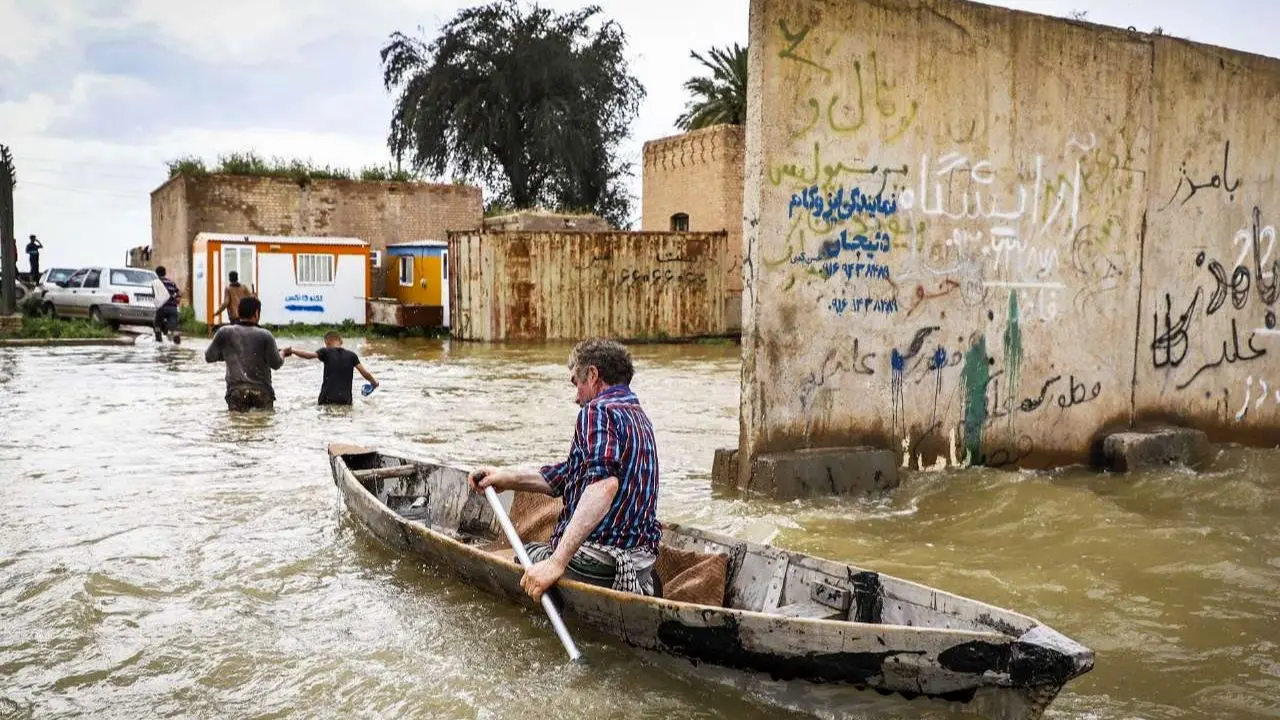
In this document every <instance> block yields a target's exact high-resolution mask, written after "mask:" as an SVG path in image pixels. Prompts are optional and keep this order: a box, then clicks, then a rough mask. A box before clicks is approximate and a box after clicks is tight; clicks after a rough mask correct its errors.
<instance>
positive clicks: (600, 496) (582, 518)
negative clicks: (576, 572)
mask: <svg viewBox="0 0 1280 720" xmlns="http://www.w3.org/2000/svg"><path fill="white" fill-rule="evenodd" d="M617 494H618V478H616V477H609V478H605V479H604V480H599V481H597V482H593V483H591V484H590V485H588V486H587V489H586V490H583V491H582V498H581V499H579V500H578V507H577V509H575V510H574V512H573V517H572V518H571V519H570V520H569V524H568V525H567V526H565V529H564V534H563V535H561V536H560V544H559V545H557V546H556V551H555V553H553V554H552V555H551V559H552V560H554V561H556V562H557V563H559V564H560V566H561V567H560V573H559V574H560V575H563V574H564V569H565V568H567V567H569V560H570V559H571V558H572V557H573V554H574V553H576V552H578V548H580V547H582V543H584V542H586V541H587V538H588V537H590V536H591V533H592V532H594V531H595V529H596V526H597V525H599V524H600V521H601V520H603V519H604V516H605V514H606V513H608V512H609V506H610V505H613V498H614V497H615V496H617ZM557 579H559V575H557ZM553 582H554V581H553ZM548 587H550V586H548ZM534 599H535V600H536V599H537V598H534Z"/></svg>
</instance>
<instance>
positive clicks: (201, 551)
mask: <svg viewBox="0 0 1280 720" xmlns="http://www.w3.org/2000/svg"><path fill="white" fill-rule="evenodd" d="M206 343H207V341H205V340H202V339H192V340H188V341H186V342H185V343H184V344H183V345H182V346H180V347H177V348H174V347H172V346H169V345H165V346H163V347H156V346H155V345H154V343H152V342H151V340H150V339H149V338H146V337H144V338H141V339H139V341H138V344H137V345H136V346H132V347H101V348H58V349H49V348H0V408H3V409H4V418H5V426H4V429H3V431H0V718H27V717H32V718H50V717H104V718H106V717H128V718H132V717H201V718H206V717H207V718H221V717H264V718H265V717H354V716H360V717H392V716H403V717H433V718H434V717H439V718H523V717H528V716H530V714H537V713H539V712H544V711H545V712H552V711H553V710H554V714H555V716H558V717H569V718H601V717H653V718H732V719H733V720H746V719H748V718H777V717H791V716H788V715H786V714H785V713H781V712H779V711H777V710H774V709H772V708H769V707H766V706H761V705H758V704H756V703H754V702H753V701H751V700H750V699H744V698H741V697H737V696H735V695H734V694H733V693H732V692H730V691H728V690H724V689H720V688H717V687H709V686H705V685H703V684H701V683H698V682H696V681H693V680H690V679H689V678H687V677H684V676H676V675H672V674H669V673H668V672H667V671H665V670H663V669H661V668H659V667H655V666H653V665H651V664H650V663H649V662H648V661H647V660H646V659H645V658H644V657H643V656H640V655H638V654H634V653H632V652H631V651H629V650H627V649H625V648H621V647H617V646H614V645H611V644H608V643H607V642H606V641H605V640H604V638H602V637H595V636H592V635H590V634H583V635H582V636H581V637H578V638H576V639H577V640H578V642H579V644H580V645H581V647H582V649H583V651H584V653H585V654H586V655H587V656H588V657H589V658H590V662H589V663H588V664H587V665H585V666H582V667H568V666H566V665H565V663H564V662H563V650H562V649H561V648H560V646H559V644H558V643H557V641H556V639H555V637H554V635H553V634H552V633H551V632H550V628H549V626H548V624H547V623H546V620H545V618H542V617H540V616H539V615H538V614H536V613H534V612H532V611H526V610H524V609H520V608H516V607H512V606H510V605H508V604H507V603H505V602H503V601H501V600H497V599H494V598H491V597H489V596H487V595H484V594H483V593H480V592H479V591H476V590H473V589H472V588H470V587H468V586H466V585H463V584H461V583H459V582H457V581H455V580H453V579H452V578H451V577H450V576H448V575H446V574H443V573H439V572H436V571H435V570H434V569H432V568H429V567H424V566H422V565H420V564H419V563H417V562H416V561H414V560H412V559H409V558H405V557H401V556H399V555H396V554H394V553H392V552H390V551H387V550H385V549H383V548H382V547H381V546H379V545H378V544H377V543H375V542H374V541H373V540H371V539H370V538H369V537H368V536H367V535H366V534H365V533H364V532H362V531H361V530H360V529H359V527H358V526H357V525H356V524H355V523H354V522H353V521H352V520H351V519H350V518H349V517H348V516H347V515H346V514H345V512H344V511H343V510H342V509H341V507H340V506H339V504H338V499H337V491H336V490H335V488H334V487H333V483H332V480H331V478H330V476H329V471H328V465H327V458H326V455H325V452H324V448H325V446H326V444H327V443H328V442H331V441H347V442H358V443H366V444H370V445H375V446H379V447H386V448H393V449H397V450H402V451H406V452H408V453H411V454H414V455H417V456H420V457H425V458H435V459H445V460H449V461H452V462H457V463H463V464H477V463H481V462H483V463H499V464H502V463H511V464H530V465H537V464H541V463H544V462H552V461H556V460H558V459H560V457H561V456H562V455H563V453H564V452H565V451H566V450H567V448H568V442H569V434H570V432H571V430H572V423H573V419H574V415H575V412H576V410H577V408H576V407H575V406H574V405H573V402H572V400H573V389H572V387H571V386H570V385H569V382H568V374H567V370H566V369H565V368H564V361H565V359H566V356H567V353H568V346H564V345H552V346H521V347H507V348H497V347H485V346H469V345H463V344H457V343H455V344H452V345H450V344H449V343H447V342H440V341H417V342H408V341H405V342H401V341H389V340H369V341H367V342H366V341H364V340H360V339H355V340H351V341H349V342H348V347H350V348H352V349H354V350H355V351H356V352H357V353H359V354H360V355H361V356H362V359H363V360H364V362H365V364H366V365H367V366H368V367H369V368H370V369H371V370H372V371H373V372H374V373H375V375H377V377H378V379H379V380H380V381H382V383H383V387H382V388H381V389H379V390H378V391H377V392H376V393H374V395H373V396H371V397H370V398H367V399H357V400H356V404H355V406H353V407H351V408H343V409H332V408H327V409H322V408H318V407H317V406H316V405H315V397H316V395H317V394H318V392H319V387H320V376H321V370H320V365H319V363H316V362H307V361H301V360H298V359H296V358H294V359H290V360H289V361H287V363H286V365H285V368H284V369H283V370H281V371H279V372H278V373H277V375H276V388H277V393H278V395H279V400H278V401H277V403H276V410H275V411H274V412H273V413H270V414H251V415H242V416H232V415H230V414H228V413H227V412H226V410H225V405H224V404H223V402H222V393H223V386H222V366H221V365H206V364H205V363H204V361H203V349H204V347H205V346H206ZM290 343H293V344H295V345H297V346H299V347H305V348H312V346H315V345H318V344H319V341H318V338H308V339H305V340H299V339H282V340H281V345H282V346H283V345H285V344H290ZM312 349H313V348H312ZM634 352H635V355H636V358H637V365H638V375H637V379H636V382H635V383H634V388H635V390H636V392H637V394H638V395H639V396H640V398H641V400H642V402H643V403H644V404H645V405H646V407H647V408H648V411H649V413H650V415H651V417H652V418H653V421H654V424H655V426H656V428H657V432H658V442H659V444H660V451H661V459H662V464H663V468H662V472H663V476H662V477H663V488H662V495H661V498H660V509H661V514H662V516H663V517H664V518H665V519H669V520H673V521H677V522H682V523H687V524H690V525H698V526H702V527H706V528H709V529H713V530H717V531H720V532H726V533H729V534H732V535H737V536H739V537H744V538H748V539H752V540H756V541H768V542H773V543H775V544H777V545H780V546H783V547H786V548H789V549H794V550H799V551H803V552H808V553H812V554H816V555H822V556H825V557H829V558H833V559H837V560H842V561H846V562H854V563H859V564H862V565H864V566H867V567H870V568H873V569H876V570H880V571H884V572H887V573H890V574H894V575H898V576H901V577H905V578H908V579H912V580H916V581H919V582H922V583H926V584H929V585H933V586H936V587H939V588H941V589H945V590H948V591H951V592H957V593H960V594H963V595H968V596H970V597H973V598H976V599H978V600H982V601H985V602H989V603H992V604H996V605H1000V606H1003V607H1007V608H1010V609H1012V610H1014V611H1017V612H1021V613H1025V614H1028V615H1031V616H1034V617H1037V618H1039V619H1041V620H1042V621H1044V622H1046V623H1048V624H1050V625H1052V626H1053V627H1055V628H1056V629H1058V630H1060V631H1062V632H1064V633H1066V634H1067V635H1069V636H1071V637H1072V638H1074V639H1076V640H1079V641H1080V642H1083V643H1084V644H1086V645H1088V646H1089V647H1091V648H1093V649H1094V650H1095V651H1096V653H1097V665H1096V668H1095V669H1094V670H1093V672H1091V673H1089V674H1088V675H1086V676H1084V677H1083V678H1080V679H1078V680H1076V681H1074V682H1072V683H1071V684H1070V685H1069V686H1068V687H1067V689H1066V690H1065V691H1064V692H1063V694H1062V695H1060V696H1059V698H1058V700H1057V701H1056V702H1055V703H1054V705H1053V706H1052V707H1051V710H1050V714H1049V716H1050V717H1054V718H1075V719H1080V720H1085V719H1089V720H1100V719H1108V720H1109V719H1112V718H1114V719H1116V720H1119V719H1121V718H1135V717H1140V718H1146V719H1148V720H1151V719H1155V718H1161V719H1164V718H1168V719H1170V720H1172V719H1174V718H1177V719H1180V720H1181V719H1184V718H1233V719H1237V720H1253V719H1261V718H1275V717H1278V716H1280V527H1278V526H1280V523H1277V520H1278V519H1280V452H1268V451H1252V450H1238V449H1224V450H1222V451H1220V452H1219V454H1218V457H1217V459H1216V460H1215V463H1214V467H1213V468H1212V469H1211V470H1210V471H1209V472H1206V473H1202V474H1198V475H1197V474H1192V473H1189V472H1184V471H1179V470H1170V471H1162V472H1158V473H1147V474H1139V475H1135V476H1131V477H1117V476H1105V475H1098V474H1094V473H1091V472H1087V471H1084V470H1074V469H1073V470H1064V471H1059V472H1053V473H1011V472H998V471H987V470H970V471H948V472H943V473H923V474H911V475H908V476H907V477H906V479H905V481H904V483H903V485H902V487H901V488H899V489H898V490H896V491H895V492H894V493H892V494H891V495H889V496H888V497H885V498H882V499H879V500H874V501H855V500H837V499H826V500H817V501H804V502H794V503H770V502H762V501H747V500H743V499H740V498H735V497H731V496H725V495H719V494H715V493H712V491H711V489H710V465H711V457H712V451H713V450H714V449H715V448H717V447H728V446H731V445H733V444H734V443H735V442H736V437H737V428H738V421H737V410H738V408H737V406H738V380H739V362H738V354H739V352H740V350H739V348H737V347H731V346H640V347H636V348H634ZM913 712H914V713H916V714H912V713H913ZM868 717H871V718H880V717H886V718H887V717H895V718H896V717H908V718H916V717H919V718H923V717H939V716H938V715H936V714H929V715H926V714H924V713H922V712H917V711H916V710H913V709H912V708H911V707H910V706H905V705H904V706H903V707H902V708H901V711H900V712H895V713H894V714H893V715H888V716H886V715H876V714H869V715H868Z"/></svg>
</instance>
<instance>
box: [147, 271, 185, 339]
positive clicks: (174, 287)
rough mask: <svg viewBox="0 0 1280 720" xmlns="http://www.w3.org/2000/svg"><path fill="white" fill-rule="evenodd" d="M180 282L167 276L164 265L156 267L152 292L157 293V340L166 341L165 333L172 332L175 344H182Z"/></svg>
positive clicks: (155, 328) (155, 327)
mask: <svg viewBox="0 0 1280 720" xmlns="http://www.w3.org/2000/svg"><path fill="white" fill-rule="evenodd" d="M181 292H182V291H181V290H179V289H178V284H177V283H175V282H174V281H172V280H170V279H169V278H168V277H166V271H165V269H164V266H163V265H161V266H160V267H158V268H156V279H155V280H152V281H151V293H152V294H153V295H155V303H156V319H155V326H154V327H153V329H154V330H155V333H156V342H164V333H166V332H168V333H171V336H170V337H171V339H172V340H173V344H174V345H180V344H182V333H180V332H178V298H179V296H180V294H181Z"/></svg>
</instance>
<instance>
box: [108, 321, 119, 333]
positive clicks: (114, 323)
mask: <svg viewBox="0 0 1280 720" xmlns="http://www.w3.org/2000/svg"><path fill="white" fill-rule="evenodd" d="M107 327H109V328H111V329H112V330H113V331H115V332H120V321H119V320H111V321H109V322H108V323H107Z"/></svg>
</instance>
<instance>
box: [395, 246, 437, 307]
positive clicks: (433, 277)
mask: <svg viewBox="0 0 1280 720" xmlns="http://www.w3.org/2000/svg"><path fill="white" fill-rule="evenodd" d="M404 259H405V260H409V261H411V265H412V268H413V270H412V276H411V277H410V278H405V276H404V274H403V273H401V274H400V282H398V283H397V285H396V299H397V300H399V301H400V302H401V303H402V304H404V305H429V306H433V307H439V306H441V305H442V304H443V301H444V296H443V294H442V290H443V286H444V278H443V277H442V276H441V272H442V266H441V263H440V258H438V257H406V258H404ZM400 262H402V261H401V259H400V258H396V263H397V264H396V271H397V272H400V269H401V266H400ZM406 279H408V280H409V284H408V285H406V284H404V281H405V280H406Z"/></svg>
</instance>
